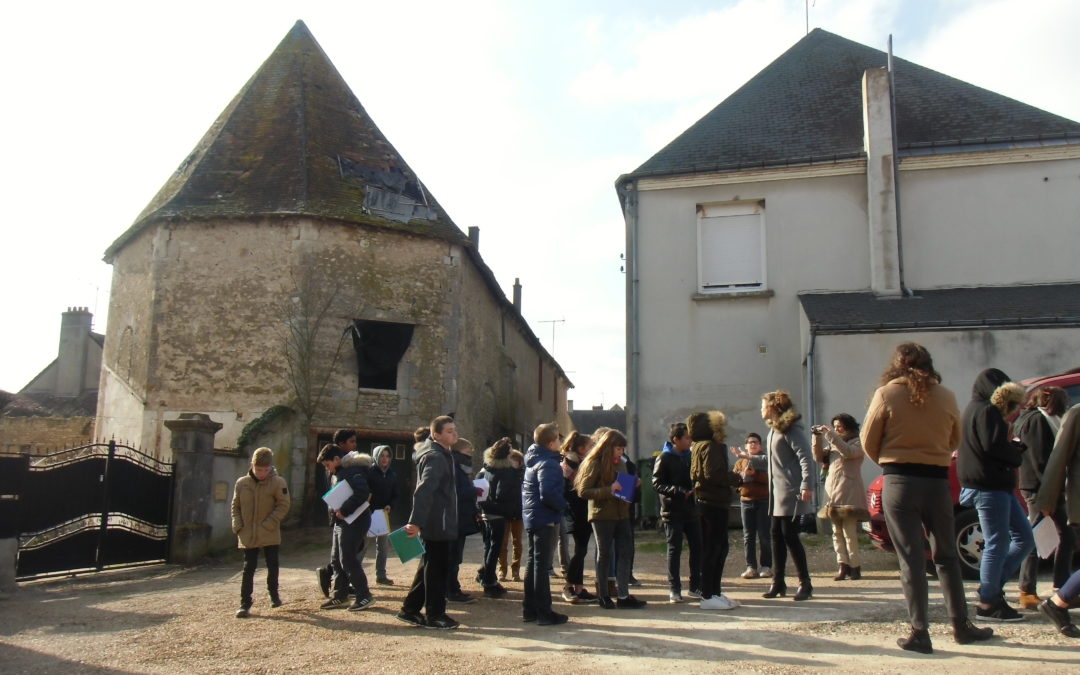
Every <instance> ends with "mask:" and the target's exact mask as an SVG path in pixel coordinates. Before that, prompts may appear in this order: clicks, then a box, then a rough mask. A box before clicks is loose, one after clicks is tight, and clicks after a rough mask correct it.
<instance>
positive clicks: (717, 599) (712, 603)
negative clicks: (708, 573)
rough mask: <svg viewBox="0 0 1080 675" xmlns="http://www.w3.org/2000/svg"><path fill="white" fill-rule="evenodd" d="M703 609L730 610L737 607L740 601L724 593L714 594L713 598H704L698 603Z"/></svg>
mask: <svg viewBox="0 0 1080 675" xmlns="http://www.w3.org/2000/svg"><path fill="white" fill-rule="evenodd" d="M698 606H699V607H700V608H701V609H717V610H720V611H725V612H726V611H728V610H732V609H735V608H736V607H738V606H739V603H738V602H736V601H734V600H732V599H731V598H729V597H727V596H726V595H724V594H723V593H719V594H717V595H714V596H712V597H711V598H703V599H702V601H701V603H700V604H699V605H698Z"/></svg>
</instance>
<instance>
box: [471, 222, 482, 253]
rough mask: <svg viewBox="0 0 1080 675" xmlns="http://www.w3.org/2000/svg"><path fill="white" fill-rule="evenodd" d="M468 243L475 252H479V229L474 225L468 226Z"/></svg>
mask: <svg viewBox="0 0 1080 675" xmlns="http://www.w3.org/2000/svg"><path fill="white" fill-rule="evenodd" d="M469 241H470V242H472V245H473V248H475V249H476V250H477V251H479V250H480V228H479V227H477V226H475V225H470V226H469Z"/></svg>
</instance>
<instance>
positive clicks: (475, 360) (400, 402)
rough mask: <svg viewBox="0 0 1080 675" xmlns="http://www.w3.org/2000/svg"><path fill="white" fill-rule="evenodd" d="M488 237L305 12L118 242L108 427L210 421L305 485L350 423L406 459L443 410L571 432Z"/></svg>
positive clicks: (549, 367) (498, 430) (494, 428)
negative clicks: (450, 211) (410, 148)
mask: <svg viewBox="0 0 1080 675" xmlns="http://www.w3.org/2000/svg"><path fill="white" fill-rule="evenodd" d="M478 245H479V231H478V230H476V229H475V228H470V232H469V235H466V234H465V233H464V232H462V230H461V229H459V228H458V227H457V226H456V225H455V223H454V222H453V221H452V220H451V219H450V217H449V216H448V215H447V214H446V212H445V211H444V210H443V209H442V208H441V207H440V205H439V203H438V202H437V201H436V199H435V198H434V196H433V195H432V194H431V193H430V191H429V190H428V189H427V187H426V186H425V185H424V184H423V183H422V182H421V181H420V179H419V178H418V177H417V176H416V174H415V173H414V172H413V171H412V170H411V169H410V168H409V166H408V165H407V164H406V163H405V161H404V160H403V159H402V157H401V156H400V155H399V154H398V152H397V151H396V150H395V149H394V147H393V146H392V145H391V144H390V142H389V141H388V140H387V139H386V138H384V137H383V135H382V133H381V132H380V131H379V129H378V128H377V127H376V126H375V124H374V122H373V121H372V120H371V118H370V117H369V116H368V114H367V113H366V112H365V110H364V108H363V106H361V104H360V102H359V101H358V100H357V98H356V97H355V96H354V95H353V93H352V92H351V91H350V89H349V87H348V86H347V85H346V83H345V82H344V80H343V79H342V77H341V76H340V74H339V73H338V72H337V70H336V69H335V68H334V66H333V64H332V63H331V62H330V61H329V59H328V58H327V56H326V54H325V53H324V52H323V50H322V49H321V48H320V46H319V45H318V43H317V42H316V41H315V39H314V38H313V36H312V35H311V33H310V32H309V31H308V29H307V27H306V26H305V25H304V24H303V23H302V22H298V23H297V24H296V25H295V26H294V27H293V29H292V30H291V31H290V32H289V33H288V35H287V36H286V37H285V39H284V40H282V42H281V43H280V44H279V45H278V47H277V48H276V49H275V51H274V52H273V53H272V54H271V55H270V57H269V58H268V59H267V60H266V62H265V63H264V64H263V65H262V67H261V68H259V70H258V71H257V72H256V73H255V75H254V76H253V77H252V78H251V79H250V80H249V81H248V82H247V84H245V85H244V87H243V88H242V89H241V90H240V92H239V93H238V94H237V95H236V97H235V98H234V99H233V100H232V102H231V103H229V105H228V107H226V109H225V110H224V112H223V113H222V114H221V115H220V117H219V118H218V119H217V121H215V122H214V124H213V126H212V127H211V128H210V130H209V131H208V132H207V133H206V135H205V136H204V137H203V139H202V140H201V141H200V142H199V144H198V146H197V147H196V148H195V150H194V151H192V153H191V154H190V155H189V156H188V157H186V158H185V159H184V160H183V161H182V162H181V164H180V166H179V168H178V169H177V170H176V172H175V173H174V174H173V176H172V177H171V178H170V179H169V180H168V182H166V184H165V185H164V187H163V188H162V189H161V191H160V192H159V193H158V194H157V196H155V197H154V199H153V200H152V201H151V202H150V204H149V206H147V207H146V209H145V210H144V211H143V212H142V213H141V214H140V215H139V216H138V217H137V218H136V220H135V222H134V224H132V226H131V227H130V228H129V229H128V230H127V231H126V232H124V233H123V234H122V235H121V236H120V237H119V238H118V239H117V240H116V241H115V242H114V243H113V244H112V246H110V247H109V249H108V250H107V251H106V254H105V260H106V261H107V262H108V263H110V264H111V265H112V266H113V283H112V293H111V300H110V303H111V304H110V309H109V321H108V329H107V336H108V339H107V340H106V342H105V345H106V348H105V357H104V364H103V367H102V373H101V395H100V397H99V408H98V415H99V424H100V427H101V433H103V434H104V435H105V436H111V435H115V436H116V437H117V438H118V439H127V440H130V441H132V442H134V443H136V444H137V445H140V446H141V447H143V448H144V449H146V450H147V451H149V452H151V453H154V454H157V455H161V456H167V455H168V453H169V450H168V446H169V433H168V431H167V430H166V429H165V427H164V426H163V422H164V421H166V420H170V419H175V418H176V417H177V416H178V415H179V414H181V413H185V412H198V413H204V414H207V415H209V416H210V417H211V419H213V420H215V421H217V422H220V423H221V424H222V425H223V428H222V430H221V431H220V432H219V433H218V435H217V437H216V441H215V445H216V446H217V447H218V448H220V449H236V448H238V446H244V447H241V448H239V449H240V450H243V449H245V448H250V447H253V446H254V445H255V444H256V443H262V444H268V445H271V446H272V447H274V449H275V450H276V451H277V456H276V461H277V468H278V471H279V472H281V473H282V474H283V475H284V476H285V477H286V479H287V480H289V482H290V484H291V485H292V487H293V489H294V490H295V491H296V492H297V493H299V492H300V490H301V488H304V487H310V486H312V485H313V481H314V476H313V472H312V471H311V466H312V465H313V462H314V453H315V452H316V450H317V447H318V445H319V444H320V443H321V442H323V439H325V438H326V437H327V435H328V434H330V433H332V431H333V430H334V429H335V428H338V427H351V428H357V429H359V430H360V435H361V447H364V446H365V444H366V445H371V444H373V443H377V442H385V443H389V444H391V445H392V446H393V447H395V448H396V454H395V461H396V462H399V463H402V465H401V468H406V469H408V467H409V466H410V465H409V462H410V458H409V455H410V454H411V445H412V436H411V432H412V430H413V429H415V428H416V427H417V426H419V425H422V424H426V423H427V422H428V421H429V420H430V419H431V418H432V417H434V416H436V415H439V414H442V413H448V412H453V413H456V417H457V419H458V427H459V430H460V431H461V433H462V435H463V436H466V437H468V438H470V439H472V440H473V441H474V442H475V443H476V444H477V445H481V444H484V443H487V442H489V441H491V440H494V439H496V438H498V437H500V436H503V435H509V436H512V437H514V438H515V439H517V441H518V442H526V441H527V440H531V439H530V438H529V434H530V433H531V430H532V428H533V426H535V425H536V424H538V423H540V422H543V421H549V420H552V419H554V420H556V421H560V422H562V423H563V424H564V425H566V426H568V418H567V417H566V390H567V388H568V387H569V386H572V385H571V384H570V382H569V380H568V378H567V377H566V374H565V373H564V372H563V370H562V368H561V367H560V366H559V364H558V363H557V362H556V361H555V360H554V359H553V358H552V357H551V355H550V354H548V352H547V351H546V350H545V349H544V348H543V347H542V346H541V344H540V342H539V341H538V340H537V338H536V336H535V335H534V334H533V332H532V330H531V329H530V328H529V326H528V325H527V323H526V322H525V320H524V319H523V318H522V315H521V312H520V306H519V305H516V303H515V302H512V301H510V300H508V299H507V297H506V296H505V294H504V293H503V291H502V290H501V289H500V287H499V285H498V283H497V281H496V279H495V277H494V275H493V274H492V272H491V270H490V269H489V268H488V267H487V265H486V264H485V263H484V261H483V260H482V259H481V257H480V254H479V251H478ZM515 300H516V301H517V302H520V295H519V294H518V293H517V292H515ZM399 473H403V474H405V475H408V476H411V473H412V472H411V470H406V471H399ZM305 482H306V483H307V485H305ZM309 494H310V490H309Z"/></svg>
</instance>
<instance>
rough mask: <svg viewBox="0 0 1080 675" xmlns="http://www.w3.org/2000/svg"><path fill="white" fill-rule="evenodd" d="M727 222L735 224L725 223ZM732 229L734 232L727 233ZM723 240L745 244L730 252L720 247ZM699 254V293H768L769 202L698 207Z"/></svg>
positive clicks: (758, 201) (714, 204)
mask: <svg viewBox="0 0 1080 675" xmlns="http://www.w3.org/2000/svg"><path fill="white" fill-rule="evenodd" d="M727 218H730V219H731V220H730V221H725V219H727ZM728 227H730V228H732V229H731V230H730V231H729V232H724V231H723V228H728ZM723 239H727V240H728V241H730V240H731V239H736V240H741V243H736V244H735V245H734V246H731V247H729V248H726V247H725V246H720V245H718V244H719V241H718V240H723ZM752 244H753V245H756V248H757V250H756V251H754V250H753V248H752ZM697 252H698V261H697V262H698V292H699V293H703V294H724V293H745V292H748V291H751V292H752V291H764V290H766V289H767V288H768V285H767V279H766V275H765V271H766V269H767V268H766V265H765V201H764V200H754V201H738V202H721V203H713V204H698V206H697ZM747 254H749V256H750V257H747ZM755 254H756V255H755Z"/></svg>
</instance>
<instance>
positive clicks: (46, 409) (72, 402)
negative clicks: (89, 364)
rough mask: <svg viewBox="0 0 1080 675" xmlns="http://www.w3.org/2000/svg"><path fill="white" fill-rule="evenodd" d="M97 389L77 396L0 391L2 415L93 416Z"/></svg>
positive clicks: (95, 409) (0, 411) (95, 408)
mask: <svg viewBox="0 0 1080 675" xmlns="http://www.w3.org/2000/svg"><path fill="white" fill-rule="evenodd" d="M97 398H98V395H97V390H96V389H95V390H94V391H87V392H83V393H82V394H80V395H79V396H54V395H52V394H24V393H20V394H10V393H8V392H0V403H3V405H2V406H0V416H2V417H93V416H94V415H95V414H97Z"/></svg>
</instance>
